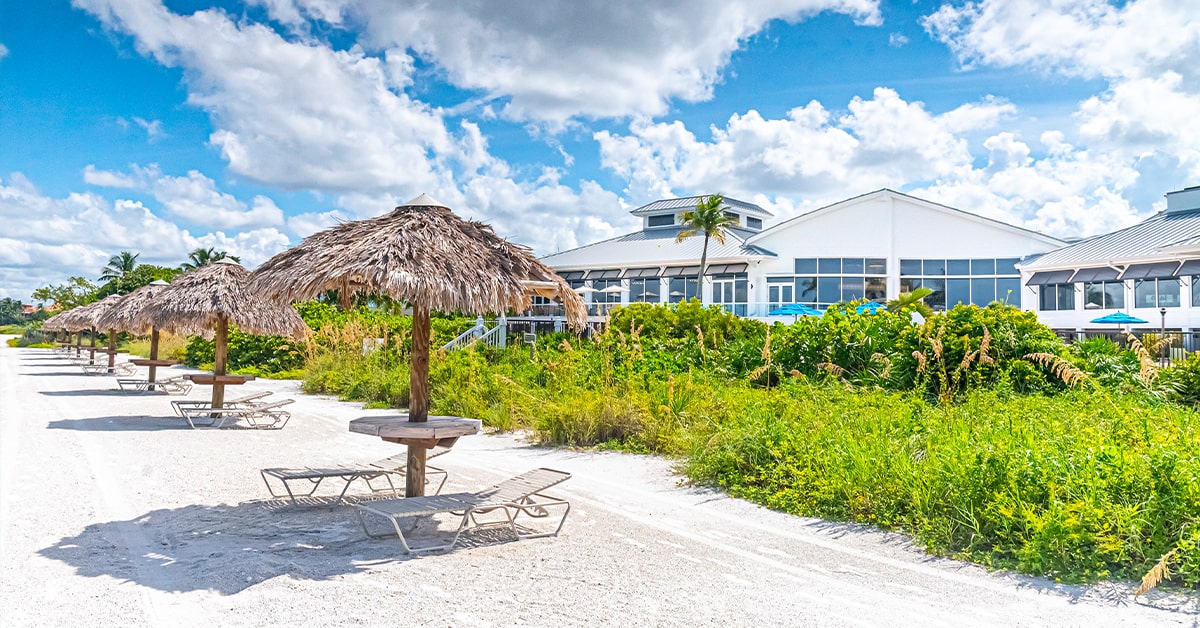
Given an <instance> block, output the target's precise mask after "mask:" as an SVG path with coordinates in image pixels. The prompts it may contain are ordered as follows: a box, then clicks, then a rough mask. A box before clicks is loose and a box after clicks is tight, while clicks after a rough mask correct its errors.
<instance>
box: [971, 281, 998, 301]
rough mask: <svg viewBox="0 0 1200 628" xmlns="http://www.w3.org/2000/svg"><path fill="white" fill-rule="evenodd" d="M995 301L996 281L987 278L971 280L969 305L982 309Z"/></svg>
mask: <svg viewBox="0 0 1200 628" xmlns="http://www.w3.org/2000/svg"><path fill="white" fill-rule="evenodd" d="M995 300H996V280H995V279H992V278H991V277H988V278H986V279H983V278H978V279H972V280H971V303H974V304H975V305H978V306H979V307H984V306H986V305H987V304H988V303H991V302H992V301H995Z"/></svg>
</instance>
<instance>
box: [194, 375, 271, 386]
mask: <svg viewBox="0 0 1200 628" xmlns="http://www.w3.org/2000/svg"><path fill="white" fill-rule="evenodd" d="M184 377H186V378H188V379H190V380H192V383H193V384H200V385H201V386H212V385H220V386H241V385H242V384H245V383H246V382H249V381H252V380H253V379H254V376H253V375H213V374H212V373H197V374H195V375H184Z"/></svg>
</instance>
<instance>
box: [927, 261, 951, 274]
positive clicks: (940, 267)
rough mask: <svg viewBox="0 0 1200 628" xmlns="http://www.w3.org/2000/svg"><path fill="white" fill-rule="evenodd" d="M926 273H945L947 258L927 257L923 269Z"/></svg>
mask: <svg viewBox="0 0 1200 628" xmlns="http://www.w3.org/2000/svg"><path fill="white" fill-rule="evenodd" d="M922 270H923V271H924V272H925V274H926V275H945V274H946V260H944V259H927V260H925V262H924V268H923V269H922Z"/></svg>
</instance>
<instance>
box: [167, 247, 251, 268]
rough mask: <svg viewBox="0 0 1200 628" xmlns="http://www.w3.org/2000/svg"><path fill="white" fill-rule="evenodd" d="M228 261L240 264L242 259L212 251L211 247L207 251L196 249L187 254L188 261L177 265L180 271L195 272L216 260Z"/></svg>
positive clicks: (223, 252)
mask: <svg viewBox="0 0 1200 628" xmlns="http://www.w3.org/2000/svg"><path fill="white" fill-rule="evenodd" d="M221 259H229V260H233V261H235V262H237V263H239V264H240V263H242V258H240V257H238V256H236V255H230V254H228V253H226V252H225V251H214V250H213V249H212V248H211V247H210V248H207V249H196V250H195V251H192V252H191V253H188V261H186V262H184V263H182V264H180V265H179V269H180V270H182V271H185V272H186V271H189V270H195V269H197V268H200V267H201V266H207V265H209V264H211V263H213V262H215V261H217V260H221Z"/></svg>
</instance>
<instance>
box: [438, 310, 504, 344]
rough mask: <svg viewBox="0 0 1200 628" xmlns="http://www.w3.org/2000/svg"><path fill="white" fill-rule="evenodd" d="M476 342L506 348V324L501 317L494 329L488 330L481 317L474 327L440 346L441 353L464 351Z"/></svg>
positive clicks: (476, 320)
mask: <svg viewBox="0 0 1200 628" xmlns="http://www.w3.org/2000/svg"><path fill="white" fill-rule="evenodd" d="M477 342H482V343H484V344H486V345H488V346H492V347H500V348H501V349H503V348H505V347H506V346H508V323H507V321H505V320H504V317H503V316H501V317H500V320H498V321H496V325H495V326H494V327H491V328H489V327H488V326H487V323H486V322H485V321H484V320H483V317H482V316H481V317H479V318H477V319H475V326H474V327H472V328H470V329H468V330H467V331H464V332H463V333H461V334H459V335H458V337H457V338H455V339H454V340H451V341H450V342H447V343H446V344H444V345H442V351H458V350H459V349H465V348H467V347H469V346H471V345H473V344H475V343H477Z"/></svg>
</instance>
